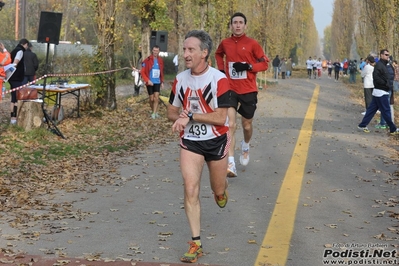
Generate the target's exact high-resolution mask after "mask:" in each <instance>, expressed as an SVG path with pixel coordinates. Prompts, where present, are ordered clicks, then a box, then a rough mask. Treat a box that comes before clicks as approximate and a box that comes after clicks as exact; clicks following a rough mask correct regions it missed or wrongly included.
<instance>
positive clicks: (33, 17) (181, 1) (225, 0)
mask: <svg viewBox="0 0 399 266" xmlns="http://www.w3.org/2000/svg"><path fill="white" fill-rule="evenodd" d="M21 1H24V6H26V9H25V10H26V12H19V14H25V15H24V18H22V20H21V21H22V22H23V21H25V23H20V24H23V25H25V36H20V38H22V37H25V38H28V39H36V38H37V32H38V25H39V20H40V11H53V12H61V13H63V21H62V27H61V34H60V40H64V41H71V42H76V41H79V42H81V43H82V44H93V45H97V46H98V54H97V56H96V63H95V64H93V66H95V68H96V69H95V70H101V69H102V70H103V69H114V68H115V67H118V65H117V64H118V62H115V54H120V55H123V56H125V57H127V58H128V60H129V61H131V62H133V63H132V64H133V65H134V64H135V63H134V62H136V61H137V54H138V53H137V52H138V51H139V50H141V51H142V54H143V56H144V57H145V56H147V55H148V54H149V52H150V47H149V40H150V34H151V31H152V30H165V31H168V33H169V34H168V37H169V38H168V39H169V40H168V51H169V52H173V53H182V51H183V49H182V43H183V39H184V35H185V34H186V33H187V32H188V31H189V30H191V29H203V30H206V31H207V32H208V33H209V34H210V35H211V36H212V38H213V41H214V45H215V47H216V46H217V45H218V44H219V43H220V41H221V40H222V39H223V38H225V37H227V36H229V35H230V30H229V27H228V23H229V18H230V16H231V15H232V14H233V13H234V12H237V11H240V12H243V13H244V14H245V15H246V16H247V19H248V30H247V34H248V35H249V36H251V37H253V38H255V39H257V40H258V41H259V43H260V44H261V45H262V46H263V47H264V50H265V52H266V54H267V55H268V56H269V57H270V58H271V59H272V58H273V57H274V56H275V55H276V54H279V55H280V56H291V57H292V58H293V60H294V62H297V63H299V64H304V62H305V60H306V58H307V57H308V56H310V55H320V46H319V41H318V35H317V31H316V27H315V24H314V21H313V8H312V6H311V4H310V0H246V1H239V0H45V1H44V0H29V1H27V0H19V1H16V0H13V1H12V0H10V1H7V3H6V6H5V8H4V9H3V11H1V12H0V19H1V21H2V39H15V36H14V33H15V29H14V28H15V14H16V12H15V11H16V8H20V7H18V6H16V3H18V2H21ZM180 59H181V60H182V56H180ZM180 66H181V67H184V64H183V63H182V64H180ZM122 67H124V66H122ZM101 78H102V80H101V82H100V87H102V88H103V90H102V91H100V93H99V94H98V96H99V97H98V98H99V99H100V100H99V103H100V104H102V105H103V106H105V107H107V108H110V109H113V108H115V107H116V100H115V77H114V76H113V75H108V76H106V77H101Z"/></svg>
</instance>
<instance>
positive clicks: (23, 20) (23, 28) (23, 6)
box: [21, 0, 26, 38]
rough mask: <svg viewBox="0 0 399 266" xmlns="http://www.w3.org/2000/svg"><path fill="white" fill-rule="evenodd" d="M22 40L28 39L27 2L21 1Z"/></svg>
mask: <svg viewBox="0 0 399 266" xmlns="http://www.w3.org/2000/svg"><path fill="white" fill-rule="evenodd" d="M21 38H26V0H21Z"/></svg>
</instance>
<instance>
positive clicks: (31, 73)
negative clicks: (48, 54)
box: [24, 43, 39, 83]
mask: <svg viewBox="0 0 399 266" xmlns="http://www.w3.org/2000/svg"><path fill="white" fill-rule="evenodd" d="M32 48H33V47H32V44H31V43H29V45H28V49H26V51H25V52H24V63H25V81H24V83H28V82H31V81H34V80H35V75H36V71H37V70H38V68H39V60H38V59H37V55H36V54H35V53H34V52H32Z"/></svg>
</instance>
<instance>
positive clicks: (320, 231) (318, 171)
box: [0, 77, 399, 266]
mask: <svg viewBox="0 0 399 266" xmlns="http://www.w3.org/2000/svg"><path fill="white" fill-rule="evenodd" d="M360 89H362V86H361V84H360V83H359V90H360ZM362 111H363V107H362V106H360V105H359V104H357V103H355V102H354V101H353V99H351V97H350V95H349V92H348V90H347V89H346V88H345V86H344V85H343V84H342V83H341V82H339V83H335V82H334V81H333V80H330V79H327V78H325V77H323V78H322V79H321V80H307V79H286V80H279V82H278V85H276V86H270V87H269V88H267V89H265V90H261V91H260V93H259V103H258V110H257V113H256V117H255V119H254V136H253V140H252V142H251V150H250V155H251V157H250V163H249V165H248V166H247V167H243V166H238V174H239V176H238V177H237V178H230V179H229V194H230V198H229V203H228V204H227V206H226V208H224V209H220V208H218V207H217V205H216V204H215V202H214V199H213V195H212V192H211V190H210V186H209V180H208V172H207V171H206V170H204V173H203V178H202V183H201V203H202V235H201V238H202V243H203V246H204V252H205V255H204V256H203V257H201V258H200V259H199V261H198V262H199V263H201V264H204V265H225V266H227V265H228V266H243V265H244V266H247V265H248V266H249V265H254V266H261V265H292V266H313V265H314V266H320V265H332V264H331V263H330V264H328V263H327V261H326V259H331V258H332V259H341V258H342V259H344V260H345V262H346V264H341V265H348V264H349V263H352V265H363V264H360V263H359V261H357V264H355V262H354V260H359V259H371V258H370V257H369V256H368V255H369V254H374V253H372V252H375V251H374V250H375V249H383V250H384V251H387V252H388V251H389V252H391V253H386V256H385V260H386V259H390V258H391V254H394V253H395V252H396V251H397V250H398V244H397V243H398V229H397V228H398V227H397V226H398V219H397V218H395V217H390V216H393V215H395V214H396V216H398V213H399V205H398V202H399V199H398V195H399V189H398V184H397V183H398V176H397V175H393V174H394V173H395V171H397V165H398V156H397V149H398V144H397V142H396V141H392V140H393V137H390V136H389V135H388V134H387V132H386V131H381V130H374V124H372V125H370V128H372V130H371V133H368V134H366V133H363V132H359V131H358V130H357V124H358V123H359V122H360V120H361V118H362V116H361V112H362ZM165 121H166V120H160V121H159V122H160V123H165ZM241 139H242V132H241V128H239V130H238V133H237V143H239V141H240V140H241ZM237 148H238V145H237ZM237 152H238V150H237ZM178 158H179V148H178V143H177V142H173V143H164V144H157V145H154V146H152V147H148V149H147V150H146V151H145V152H142V153H140V154H132V157H131V158H126V160H124V163H123V164H121V165H120V168H119V169H117V170H116V172H115V180H114V182H113V183H112V184H109V185H107V186H104V185H103V186H99V185H94V186H93V188H92V190H91V193H88V192H87V191H86V192H81V193H76V192H73V193H70V192H65V191H60V192H59V195H58V196H57V197H56V198H55V199H54V202H58V203H60V204H62V203H64V202H72V205H71V207H70V208H69V209H71V208H72V210H73V211H70V212H69V214H71V213H75V214H76V215H66V216H65V218H64V219H61V220H51V219H49V220H46V221H35V223H32V225H31V226H30V227H29V228H28V229H27V231H29V232H37V234H34V235H35V236H36V237H34V238H24V237H23V234H24V232H21V231H18V230H16V229H14V228H11V227H10V226H9V224H8V223H7V220H6V219H1V220H0V228H1V229H2V230H1V234H2V237H1V238H0V247H1V248H3V250H4V249H7V248H8V249H14V250H15V249H18V250H21V251H24V252H26V253H27V254H29V255H37V256H42V257H58V256H61V257H69V258H80V259H81V261H80V264H76V265H95V264H90V263H89V262H87V261H86V260H85V259H91V260H96V259H98V258H101V260H102V261H110V262H108V263H107V264H106V265H112V261H122V260H125V261H129V262H130V261H131V264H132V265H140V264H138V263H140V262H141V263H144V262H147V263H156V265H176V264H178V263H179V257H180V256H181V255H182V254H183V253H184V252H186V250H187V247H188V245H187V241H189V240H190V231H189V228H188V224H187V221H186V217H185V214H184V209H183V186H182V180H181V175H180V172H179V161H178ZM236 161H237V163H238V153H237V154H236ZM395 230H396V231H395ZM30 235H31V234H30ZM10 236H14V238H13V237H10ZM271 239H274V240H273V241H271ZM349 250H351V254H349ZM361 251H362V252H363V253H362V254H366V256H367V258H363V257H364V256H363V257H361V256H360V255H359V254H360V252H361ZM343 252H346V253H343ZM355 252H358V253H357V254H358V256H357V257H356V255H355ZM366 252H369V253H366ZM392 252H393V253H392ZM345 254H346V255H345ZM323 255H324V257H323ZM394 255H395V254H394ZM373 259H375V260H376V261H375V262H374V264H367V265H378V263H379V262H380V261H382V260H383V259H380V258H378V257H376V258H373ZM82 261H86V262H82ZM398 261H399V260H398ZM0 265H1V260H0ZM37 265H40V264H37ZM43 265H44V264H43ZM66 265H71V264H66ZM114 265H116V264H114ZM143 265H144V264H143ZM154 265H155V264H154ZM385 265H397V264H394V263H393V262H392V264H389V263H388V264H385Z"/></svg>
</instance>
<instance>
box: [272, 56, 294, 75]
mask: <svg viewBox="0 0 399 266" xmlns="http://www.w3.org/2000/svg"><path fill="white" fill-rule="evenodd" d="M272 65H273V77H274V79H276V80H277V79H278V78H279V76H280V74H281V78H282V79H286V78H287V79H289V78H290V77H291V75H292V69H293V67H294V66H295V63H293V62H292V58H291V57H288V58H287V57H283V58H281V59H280V57H279V55H276V57H275V58H274V59H273V61H272Z"/></svg>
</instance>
